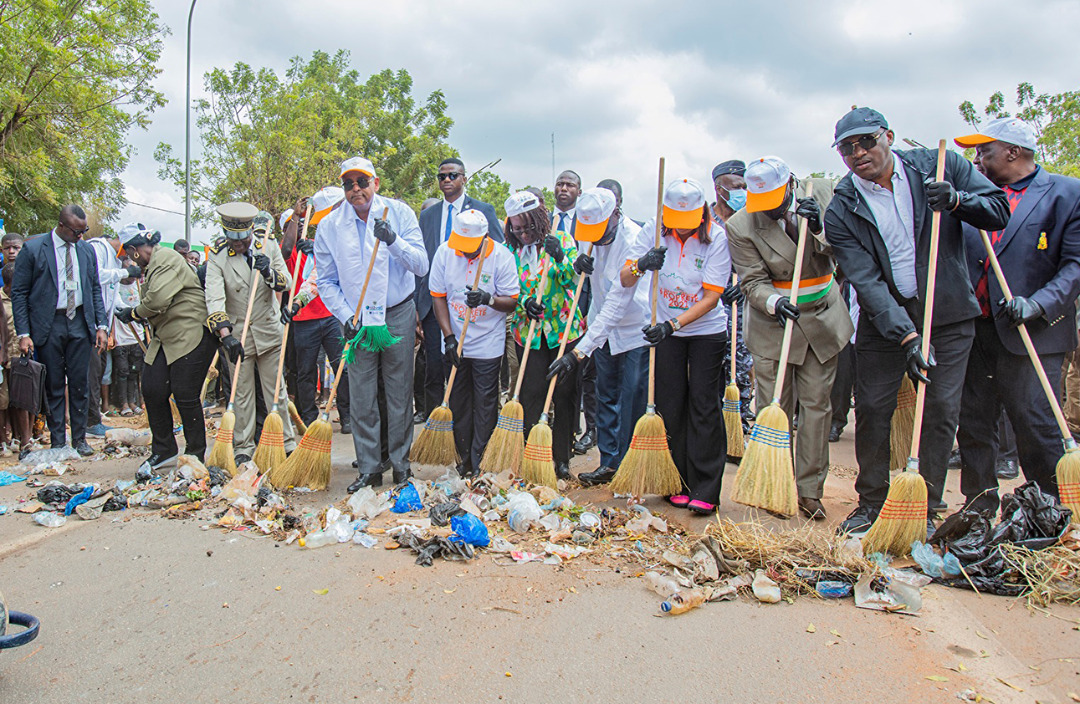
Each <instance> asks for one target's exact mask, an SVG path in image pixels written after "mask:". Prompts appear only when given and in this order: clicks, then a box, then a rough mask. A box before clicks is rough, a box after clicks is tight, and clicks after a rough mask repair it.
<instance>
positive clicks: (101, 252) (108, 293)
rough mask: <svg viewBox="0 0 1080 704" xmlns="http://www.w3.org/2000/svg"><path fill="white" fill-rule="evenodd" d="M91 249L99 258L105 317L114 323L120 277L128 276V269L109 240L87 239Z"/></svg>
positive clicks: (99, 274) (99, 278)
mask: <svg viewBox="0 0 1080 704" xmlns="http://www.w3.org/2000/svg"><path fill="white" fill-rule="evenodd" d="M87 244H89V245H90V249H92V250H94V257H95V258H97V266H98V281H99V282H100V283H101V300H102V303H104V304H105V317H106V318H107V319H108V321H109V325H112V317H113V313H114V312H116V302H117V290H118V289H119V287H120V279H126V278H127V269H125V268H124V267H123V265H122V264H121V263H120V257H118V256H116V251H115V250H114V249H113V248H112V245H110V244H109V243H108V241H106V240H103V239H101V238H100V237H95V238H94V239H92V240H87Z"/></svg>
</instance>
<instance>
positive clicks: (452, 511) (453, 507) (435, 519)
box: [428, 501, 465, 526]
mask: <svg viewBox="0 0 1080 704" xmlns="http://www.w3.org/2000/svg"><path fill="white" fill-rule="evenodd" d="M463 513H465V510H464V509H463V508H461V504H459V503H458V502H456V501H447V502H445V503H441V504H437V505H435V506H432V507H431V508H429V509H428V518H430V519H431V524H432V525H436V526H445V525H446V524H447V523H449V522H450V519H451V518H452V517H454V516H460V515H461V514H463Z"/></svg>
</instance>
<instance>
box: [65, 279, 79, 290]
mask: <svg viewBox="0 0 1080 704" xmlns="http://www.w3.org/2000/svg"><path fill="white" fill-rule="evenodd" d="M77 286H78V282H77V281H76V280H75V279H64V289H65V290H68V291H74V290H75V289H76V288H77Z"/></svg>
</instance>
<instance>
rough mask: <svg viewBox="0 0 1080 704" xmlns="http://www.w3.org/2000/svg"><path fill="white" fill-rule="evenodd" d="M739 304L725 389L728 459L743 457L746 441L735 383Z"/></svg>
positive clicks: (733, 282)
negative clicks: (728, 380)
mask: <svg viewBox="0 0 1080 704" xmlns="http://www.w3.org/2000/svg"><path fill="white" fill-rule="evenodd" d="M731 285H732V286H738V285H739V276H738V274H736V275H733V276H732V277H731ZM738 336H739V304H738V303H733V304H732V306H731V382H730V383H729V384H728V385H727V387H726V388H725V389H724V428H726V429H727V455H728V457H742V456H743V448H744V445H745V441H744V439H743V430H742V407H741V405H740V398H739V385H738V384H736V383H735V345H736V343H737V341H738V339H739V337H738Z"/></svg>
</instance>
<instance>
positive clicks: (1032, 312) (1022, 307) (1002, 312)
mask: <svg viewBox="0 0 1080 704" xmlns="http://www.w3.org/2000/svg"><path fill="white" fill-rule="evenodd" d="M998 305H999V306H1001V308H1000V309H999V310H998V312H997V315H996V316H994V317H995V318H1007V319H1008V321H1009V325H1011V326H1013V327H1014V328H1016V327H1020V325H1021V324H1023V323H1030V322H1031V321H1032V320H1035V319H1036V318H1041V317H1043V316H1044V315H1045V314H1046V311H1044V310H1043V307H1042V306H1041V305H1039V304H1038V303H1036V302H1035V301H1033V300H1031V299H1030V298H1024V297H1023V296H1017V297H1016V298H1013V299H1012V300H1011V301H1006V300H1005V299H1004V298H1002V299H1001V300H1000V301H998Z"/></svg>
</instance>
